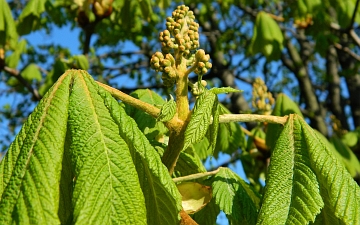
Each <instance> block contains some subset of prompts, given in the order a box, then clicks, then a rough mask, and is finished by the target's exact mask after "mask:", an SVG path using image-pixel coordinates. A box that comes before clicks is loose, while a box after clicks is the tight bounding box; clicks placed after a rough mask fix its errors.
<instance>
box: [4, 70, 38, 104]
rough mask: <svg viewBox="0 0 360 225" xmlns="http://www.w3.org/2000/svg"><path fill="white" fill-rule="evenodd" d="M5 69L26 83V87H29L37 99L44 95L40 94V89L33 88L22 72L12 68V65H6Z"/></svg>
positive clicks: (23, 83)
mask: <svg viewBox="0 0 360 225" xmlns="http://www.w3.org/2000/svg"><path fill="white" fill-rule="evenodd" d="M3 70H4V71H5V72H7V73H9V74H10V75H11V76H13V77H15V78H16V79H17V80H18V81H19V82H20V83H21V84H22V85H24V86H25V87H26V89H28V91H29V92H30V93H31V94H32V96H33V98H34V99H35V100H37V101H39V100H40V99H41V98H42V96H41V95H40V94H39V92H38V90H37V89H35V88H33V87H32V86H31V84H30V83H29V82H28V81H27V80H25V79H24V78H23V77H22V76H21V74H20V72H19V71H18V70H16V69H12V68H10V67H7V66H4V68H3Z"/></svg>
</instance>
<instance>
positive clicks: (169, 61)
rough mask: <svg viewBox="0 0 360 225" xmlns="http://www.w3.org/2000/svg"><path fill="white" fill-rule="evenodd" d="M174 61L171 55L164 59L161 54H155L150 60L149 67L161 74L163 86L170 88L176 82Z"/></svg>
mask: <svg viewBox="0 0 360 225" xmlns="http://www.w3.org/2000/svg"><path fill="white" fill-rule="evenodd" d="M174 65H175V59H174V57H173V56H172V55H171V54H166V55H165V57H164V55H163V54H162V53H161V52H156V53H155V54H154V55H153V56H152V57H151V60H150V66H151V68H153V69H154V70H155V71H157V72H162V76H161V78H162V80H163V83H164V85H165V86H172V85H173V84H174V83H175V81H176V71H175V69H174V67H173V66H174Z"/></svg>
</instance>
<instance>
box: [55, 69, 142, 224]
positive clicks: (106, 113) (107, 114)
mask: <svg viewBox="0 0 360 225" xmlns="http://www.w3.org/2000/svg"><path fill="white" fill-rule="evenodd" d="M67 73H70V74H71V73H72V75H73V77H74V78H73V79H74V81H73V84H72V86H71V93H70V104H69V119H68V120H69V121H68V135H69V136H70V137H69V139H70V140H69V141H70V143H69V152H70V153H71V162H72V163H71V164H72V170H73V171H74V176H75V178H74V180H75V182H74V187H73V193H72V203H73V204H72V205H73V221H74V222H75V223H77V224H89V223H90V224H109V223H134V224H146V208H145V204H144V203H145V200H144V196H143V193H142V190H141V187H140V183H139V179H138V178H137V171H136V169H135V166H134V163H133V160H132V157H131V154H130V151H129V146H128V145H127V143H126V142H125V141H124V139H123V138H122V137H121V136H120V135H119V129H118V126H117V123H116V121H114V119H113V118H112V113H113V110H112V109H109V107H108V105H106V104H105V102H104V99H103V96H101V93H99V90H102V89H100V87H99V86H98V85H97V84H96V83H95V82H94V80H93V79H92V78H91V76H90V75H89V74H88V73H86V72H85V71H79V70H71V71H69V72H67ZM64 76H65V75H64ZM124 125H125V124H124ZM54 130H55V128H54Z"/></svg>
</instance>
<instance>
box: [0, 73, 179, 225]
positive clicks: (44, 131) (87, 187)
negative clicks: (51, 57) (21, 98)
mask: <svg viewBox="0 0 360 225" xmlns="http://www.w3.org/2000/svg"><path fill="white" fill-rule="evenodd" d="M109 99H111V100H109ZM109 101H112V102H110V103H112V104H116V105H117V108H114V107H110V104H109ZM120 110H122V108H121V107H120V106H119V105H118V104H117V102H116V101H115V100H114V99H113V98H112V97H111V96H110V94H108V93H106V92H105V91H104V90H103V89H102V88H100V87H99V86H98V85H97V84H96V83H95V82H94V81H93V79H92V78H91V76H90V75H89V74H87V73H86V72H85V71H79V70H69V71H67V72H66V73H65V74H64V75H63V76H61V77H60V78H59V81H58V82H56V83H55V84H54V86H53V87H52V88H51V89H50V90H49V92H48V93H47V94H46V95H45V96H44V98H43V99H42V100H41V102H40V103H39V105H38V106H37V107H36V109H35V110H34V112H33V113H32V114H31V115H30V117H29V119H28V121H27V122H26V123H25V124H24V126H23V128H22V130H21V131H20V134H19V135H18V136H17V137H16V139H15V141H14V142H13V144H12V145H11V146H10V149H9V151H8V153H7V155H6V156H5V158H4V159H3V161H2V162H1V164H0V177H1V179H0V196H1V199H0V223H1V224H12V223H21V224H47V223H50V224H60V223H61V224H66V223H69V222H71V221H72V223H77V224H109V223H115V224H146V223H147V221H148V220H149V218H148V213H147V209H146V201H148V200H147V199H149V197H148V195H147V193H148V192H147V191H146V190H147V189H150V190H149V191H150V192H151V191H154V189H158V188H156V187H155V188H154V189H152V188H149V187H147V189H142V187H143V186H142V185H143V183H141V182H143V181H144V174H145V173H146V180H149V182H150V183H151V182H153V183H152V184H154V186H156V185H158V186H164V189H166V190H169V187H171V185H172V186H173V190H176V187H175V185H174V183H171V182H170V181H171V178H170V176H169V174H168V173H167V170H166V168H165V167H164V165H162V163H161V160H160V157H159V156H158V154H157V153H156V152H155V151H154V150H153V152H152V153H151V150H149V149H146V151H144V149H141V147H143V148H149V146H150V147H151V145H150V144H149V143H146V142H144V140H145V141H146V138H145V137H144V136H143V135H142V136H137V135H136V134H141V131H140V130H139V129H138V128H137V126H136V124H135V122H134V121H132V120H131V119H130V118H128V116H127V115H126V113H125V111H124V110H122V111H120ZM114 115H117V116H119V117H124V118H128V119H129V120H130V121H132V124H129V123H127V122H128V121H122V123H119V122H118V121H117V120H116V119H115V118H114ZM120 124H121V128H123V129H125V128H126V129H131V130H132V131H133V132H131V133H129V134H128V135H134V139H132V140H131V144H129V142H128V139H127V136H126V138H125V136H124V137H123V136H122V130H121V129H119V125H120ZM124 139H126V140H124ZM134 149H136V153H134ZM148 150H149V151H148ZM151 154H153V155H154V156H157V158H155V159H154V158H153V157H152V155H151ZM138 155H142V158H141V159H140V158H138ZM134 159H135V160H134ZM142 161H143V162H146V163H148V164H146V163H141V162H142ZM134 162H136V163H134ZM134 164H136V167H135V165H134ZM154 164H155V165H159V166H158V167H156V166H154ZM141 165H146V166H149V167H146V166H144V167H145V168H142V170H141V173H140V172H139V173H138V167H139V166H140V167H141ZM139 171H140V170H139ZM144 171H145V172H144ZM154 171H158V172H159V171H161V173H160V172H159V173H156V172H154ZM153 174H157V177H161V179H163V180H161V181H159V179H160V178H159V179H155V178H154V177H156V176H153V177H152V175H153ZM166 175H167V177H166ZM151 177H152V178H153V179H150V178H151ZM44 190H45V191H44ZM176 195H178V194H177V192H176V191H174V192H170V193H167V195H165V194H164V191H159V190H157V192H156V196H157V197H158V196H161V198H162V197H164V196H168V197H169V199H167V203H168V202H172V204H171V203H169V205H167V207H170V208H171V209H173V208H174V205H176V202H177V201H176V200H177V199H179V197H176ZM174 202H175V203H174ZM158 204H163V203H161V202H160V203H158ZM176 206H177V205H176ZM175 208H177V209H178V210H180V209H179V208H180V206H177V207H175ZM44 209H46V210H44ZM171 212H172V213H173V214H172V217H171V216H170V215H167V217H166V218H167V220H168V221H172V220H171V219H168V218H176V219H175V221H178V214H177V213H178V211H176V210H174V211H171ZM150 213H151V211H150ZM174 214H175V215H174ZM173 224H174V223H173Z"/></svg>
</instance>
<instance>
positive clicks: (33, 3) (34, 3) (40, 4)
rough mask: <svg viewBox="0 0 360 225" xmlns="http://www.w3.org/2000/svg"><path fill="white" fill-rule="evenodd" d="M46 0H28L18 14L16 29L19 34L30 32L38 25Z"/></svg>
mask: <svg viewBox="0 0 360 225" xmlns="http://www.w3.org/2000/svg"><path fill="white" fill-rule="evenodd" d="M46 1H47V0H30V1H29V2H28V3H27V4H26V6H25V8H24V10H23V11H22V12H21V14H20V16H19V23H18V24H17V31H18V33H19V34H20V35H25V34H28V33H30V32H31V31H32V30H33V29H36V28H37V27H38V26H39V25H40V15H41V13H43V12H44V11H45V3H46Z"/></svg>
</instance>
